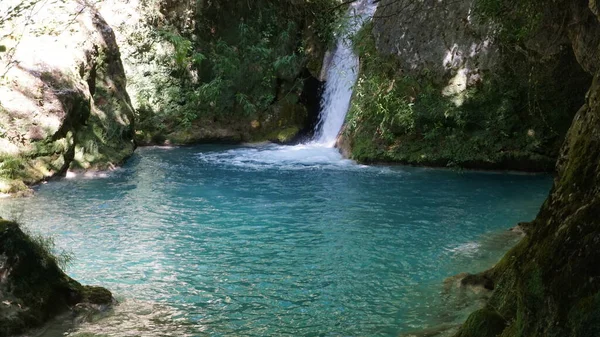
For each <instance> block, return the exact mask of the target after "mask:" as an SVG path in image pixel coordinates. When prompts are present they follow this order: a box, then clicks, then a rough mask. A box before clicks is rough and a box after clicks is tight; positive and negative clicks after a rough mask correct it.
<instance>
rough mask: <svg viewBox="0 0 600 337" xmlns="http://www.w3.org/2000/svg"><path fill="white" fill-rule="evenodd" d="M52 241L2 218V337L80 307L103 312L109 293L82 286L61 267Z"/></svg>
mask: <svg viewBox="0 0 600 337" xmlns="http://www.w3.org/2000/svg"><path fill="white" fill-rule="evenodd" d="M50 249H51V245H50V244H49V241H47V240H45V239H43V238H41V237H35V236H31V235H28V234H26V233H24V232H23V231H22V230H21V229H20V228H19V225H18V224H16V223H14V222H11V221H6V220H3V219H1V218H0V336H10V335H14V334H19V333H22V332H24V331H25V330H27V329H31V328H33V327H37V326H40V325H41V324H43V323H45V322H46V321H48V320H49V319H51V318H53V317H55V316H56V315H59V314H61V313H63V312H65V311H67V310H69V309H71V308H73V309H75V306H76V305H78V304H80V305H79V307H81V306H82V305H84V306H87V307H94V308H96V309H102V307H105V308H106V307H108V306H110V305H111V304H112V303H113V297H112V294H111V293H110V291H108V290H106V289H104V288H100V287H90V286H82V285H81V284H80V283H79V282H77V281H75V280H73V279H72V278H70V277H69V276H67V275H66V274H65V273H64V272H63V271H62V270H61V269H60V268H59V266H58V263H59V262H61V259H60V258H57V257H55V256H54V255H53V254H52V252H51V251H50Z"/></svg>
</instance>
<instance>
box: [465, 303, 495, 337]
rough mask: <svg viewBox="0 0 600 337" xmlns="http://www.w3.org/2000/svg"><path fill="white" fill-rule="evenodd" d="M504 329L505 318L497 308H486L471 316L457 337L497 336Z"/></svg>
mask: <svg viewBox="0 0 600 337" xmlns="http://www.w3.org/2000/svg"><path fill="white" fill-rule="evenodd" d="M504 329H506V321H505V320H504V318H502V316H500V314H498V312H496V311H495V310H492V309H489V308H484V309H479V310H477V311H475V312H474V313H472V314H471V315H470V316H469V318H468V319H467V321H466V322H465V324H464V325H463V326H462V328H461V330H460V332H459V333H458V334H457V335H456V337H497V336H499V335H500V334H501V333H502V331H504Z"/></svg>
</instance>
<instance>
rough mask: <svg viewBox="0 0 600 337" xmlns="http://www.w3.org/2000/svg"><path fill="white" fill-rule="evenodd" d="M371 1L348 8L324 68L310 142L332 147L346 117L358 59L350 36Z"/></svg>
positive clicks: (371, 6) (364, 17) (370, 10)
mask: <svg viewBox="0 0 600 337" xmlns="http://www.w3.org/2000/svg"><path fill="white" fill-rule="evenodd" d="M375 9H376V5H375V4H373V0H358V1H355V2H353V3H352V4H351V5H350V8H349V11H348V28H347V30H346V31H345V32H344V33H343V34H341V35H340V36H339V37H338V40H337V44H336V47H335V50H334V51H333V56H332V58H331V61H330V62H329V64H327V62H324V66H326V67H327V82H326V83H325V92H324V93H323V98H322V100H321V111H320V114H319V123H318V124H317V128H316V132H315V138H314V142H315V143H318V144H321V145H324V146H327V147H333V146H334V145H335V141H336V138H337V135H338V133H339V132H340V129H341V128H342V125H343V124H344V119H345V118H346V113H347V112H348V108H349V107H350V99H351V98H352V87H353V86H354V84H355V83H356V79H357V77H358V56H357V55H356V54H354V51H353V50H352V41H351V38H352V36H353V35H354V34H355V33H356V32H358V30H359V29H360V28H361V27H362V25H363V23H364V22H365V21H367V20H369V19H370V18H371V17H372V16H373V13H374V12H375Z"/></svg>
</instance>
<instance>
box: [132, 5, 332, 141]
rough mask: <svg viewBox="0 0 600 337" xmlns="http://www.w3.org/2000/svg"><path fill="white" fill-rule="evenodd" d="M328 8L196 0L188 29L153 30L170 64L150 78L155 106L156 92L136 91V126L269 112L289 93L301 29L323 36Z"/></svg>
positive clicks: (165, 126)
mask: <svg viewBox="0 0 600 337" xmlns="http://www.w3.org/2000/svg"><path fill="white" fill-rule="evenodd" d="M334 8H335V1H333V0H317V1H310V2H300V3H298V2H294V1H282V2H272V1H257V2H253V3H252V4H250V3H247V2H246V1H240V0H231V1H224V2H215V3H210V4H206V5H204V6H202V8H201V12H199V13H197V14H196V18H195V20H196V29H195V30H194V31H193V32H183V31H181V30H178V29H177V28H175V26H165V27H163V28H161V30H160V31H159V32H158V34H157V38H158V39H162V40H163V41H166V42H168V43H169V44H170V45H171V46H172V48H173V52H172V53H171V56H170V58H169V59H166V60H165V61H166V62H168V63H169V64H170V67H171V69H172V71H171V72H170V73H169V74H168V75H169V76H168V77H167V78H164V79H160V80H158V81H159V82H160V83H158V86H157V91H159V93H158V95H160V96H162V99H161V100H160V101H161V105H162V106H163V109H160V110H157V109H155V108H153V105H154V104H153V102H152V101H153V100H155V96H156V95H157V93H155V92H149V91H147V92H146V93H143V94H142V95H141V96H140V97H139V99H138V100H139V101H140V104H139V105H140V109H139V111H138V114H139V118H138V120H139V123H138V129H141V130H144V131H157V130H158V131H159V132H158V133H164V132H168V130H171V131H172V130H177V129H180V130H181V129H187V128H190V127H191V125H192V123H193V122H194V121H197V120H211V121H212V120H216V119H222V118H235V119H248V120H255V119H269V114H270V113H271V112H272V110H273V109H271V107H272V106H273V105H277V104H278V103H279V102H281V101H286V102H287V101H288V100H290V99H292V100H293V99H295V100H296V101H297V96H298V95H299V93H300V91H301V88H302V86H303V81H304V79H303V78H302V77H301V76H300V74H301V72H302V69H303V68H304V67H305V66H306V64H307V62H308V61H307V60H308V52H309V51H308V50H310V48H308V47H307V45H306V43H307V40H306V32H308V31H310V32H313V33H314V35H316V36H317V39H318V40H319V41H320V42H319V43H321V44H326V43H328V41H330V40H331V39H332V37H333V29H334V23H335V19H334V18H335V16H336V15H337V14H338V13H339V10H338V9H334ZM319 57H322V55H319ZM290 96H293V97H295V98H290ZM161 130H162V131H161Z"/></svg>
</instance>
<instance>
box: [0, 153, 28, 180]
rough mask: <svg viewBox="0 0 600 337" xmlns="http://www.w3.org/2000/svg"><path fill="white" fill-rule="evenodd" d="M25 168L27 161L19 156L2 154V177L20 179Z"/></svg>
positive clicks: (0, 164)
mask: <svg viewBox="0 0 600 337" xmlns="http://www.w3.org/2000/svg"><path fill="white" fill-rule="evenodd" d="M24 169H25V161H24V159H23V158H21V157H19V156H10V155H2V156H0V177H5V178H8V179H18V178H19V177H21V175H22V172H23V170H24Z"/></svg>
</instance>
